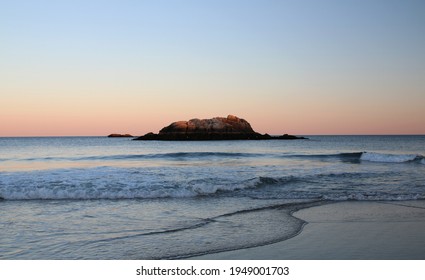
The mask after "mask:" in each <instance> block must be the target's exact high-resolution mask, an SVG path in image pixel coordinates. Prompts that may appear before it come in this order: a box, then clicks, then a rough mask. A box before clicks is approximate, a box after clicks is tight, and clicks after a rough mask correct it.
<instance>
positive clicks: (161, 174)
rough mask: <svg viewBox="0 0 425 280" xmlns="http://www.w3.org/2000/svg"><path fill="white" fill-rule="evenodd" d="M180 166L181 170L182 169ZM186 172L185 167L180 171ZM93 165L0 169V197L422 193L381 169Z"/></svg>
mask: <svg viewBox="0 0 425 280" xmlns="http://www.w3.org/2000/svg"><path fill="white" fill-rule="evenodd" d="M182 172H183V173H182ZM186 172H189V173H186ZM191 176H194V175H193V171H183V170H182V169H173V168H168V169H167V168H161V169H155V168H152V169H143V170H140V169H134V168H133V169H132V168H112V167H97V168H89V169H63V170H43V171H31V172H11V173H2V176H0V200H1V199H3V200H90V199H152V198H190V197H208V196H232V197H251V198H253V199H326V200H416V199H425V193H424V192H423V188H424V185H423V182H422V181H421V179H420V178H416V177H414V178H413V177H410V176H409V175H400V174H398V173H396V172H393V171H385V172H370V173H367V171H361V172H355V171H353V172H340V173H338V172H325V173H320V174H309V175H300V174H299V175H288V176H257V177H252V178H246V177H245V178H243V177H240V176H233V175H228V176H227V177H222V176H223V175H220V173H215V172H213V171H211V170H210V169H208V170H204V171H202V172H201V173H199V172H198V173H197V174H196V176H198V178H191Z"/></svg>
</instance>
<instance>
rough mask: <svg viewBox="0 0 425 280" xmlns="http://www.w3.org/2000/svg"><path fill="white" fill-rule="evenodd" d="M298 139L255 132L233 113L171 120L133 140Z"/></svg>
mask: <svg viewBox="0 0 425 280" xmlns="http://www.w3.org/2000/svg"><path fill="white" fill-rule="evenodd" d="M267 139H298V137H295V136H291V135H283V136H279V137H272V136H270V135H268V134H260V133H258V132H255V131H254V130H253V129H252V127H251V125H250V124H249V122H247V121H246V120H244V119H241V118H238V117H236V116H233V115H228V116H227V118H223V117H215V118H212V119H202V120H201V119H191V120H189V121H178V122H173V123H172V124H170V125H169V126H166V127H164V128H163V129H161V130H160V131H159V133H158V134H154V133H152V132H151V133H148V134H146V135H144V136H141V137H138V138H136V139H135V140H267Z"/></svg>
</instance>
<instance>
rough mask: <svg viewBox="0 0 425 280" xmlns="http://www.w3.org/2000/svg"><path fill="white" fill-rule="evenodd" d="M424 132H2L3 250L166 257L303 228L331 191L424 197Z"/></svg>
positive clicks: (23, 254) (10, 253) (272, 238)
mask: <svg viewBox="0 0 425 280" xmlns="http://www.w3.org/2000/svg"><path fill="white" fill-rule="evenodd" d="M424 155H425V136H310V137H309V139H308V140H264V141H200V142H186V141H178V142H169V141H132V140H131V139H128V138H106V137H40V138H0V197H1V198H0V227H1V232H0V259H169V258H185V257H189V256H195V255H201V254H206V253H211V252H220V251H226V250H233V249H238V248H248V247H254V246H259V245H264V244H270V243H273V242H277V241H281V240H285V239H287V238H290V237H292V236H294V235H296V234H297V233H298V232H299V231H300V230H301V228H302V225H303V221H301V220H299V219H296V218H294V217H292V216H291V213H292V212H293V211H295V210H297V209H300V208H303V207H309V206H314V205H318V204H321V203H326V202H329V201H344V200H371V201H377V200H385V201H394V200H420V199H425V159H424Z"/></svg>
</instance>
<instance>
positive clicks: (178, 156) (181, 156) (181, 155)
mask: <svg viewBox="0 0 425 280" xmlns="http://www.w3.org/2000/svg"><path fill="white" fill-rule="evenodd" d="M258 156H262V154H256V153H231V152H178V153H158V154H121V155H120V154H118V155H102V156H84V157H36V158H24V159H20V160H21V161H38V160H41V161H54V160H72V161H91V160H95V161H100V160H149V159H168V160H190V159H204V158H213V157H216V158H249V157H258ZM5 160H10V159H5Z"/></svg>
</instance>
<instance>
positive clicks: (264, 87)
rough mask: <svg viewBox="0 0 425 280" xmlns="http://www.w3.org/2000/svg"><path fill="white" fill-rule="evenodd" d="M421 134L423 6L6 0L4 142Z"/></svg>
mask: <svg viewBox="0 0 425 280" xmlns="http://www.w3.org/2000/svg"><path fill="white" fill-rule="evenodd" d="M228 114H234V115H237V116H239V117H242V118H245V119H246V120H248V121H249V122H250V123H251V125H252V126H253V128H254V129H255V130H257V131H259V132H261V133H266V132H267V133H270V134H283V133H290V134H299V135H308V134H425V1H422V0H419V1H413V0H412V1H409V0H399V1H391V0H385V1H384V0H383V1H374V0H367V1H362V0H356V1H344V0H339V1H303V0H293V1H290V0H288V1H285V0H257V1H250V0H240V1H239V0H226V1H221V0H211V1H206V0H203V1H197V0H192V1H188V0H169V1H164V0H149V1H147V0H145V1H144V0H140V1H136V0H134V1H123V0H116V1H100V0H99V1H90V0H85V1H75V0H73V1H43V0H39V1H31V0H28V1H21V0H10V1H3V0H0V136H54V135H75V136H77V135H107V134H109V133H131V134H135V135H141V134H144V133H147V132H149V131H153V132H158V131H159V129H161V128H162V127H163V126H165V125H168V124H169V123H171V122H172V121H177V120H188V119H191V118H194V117H198V118H210V117H215V116H227V115H228Z"/></svg>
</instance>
